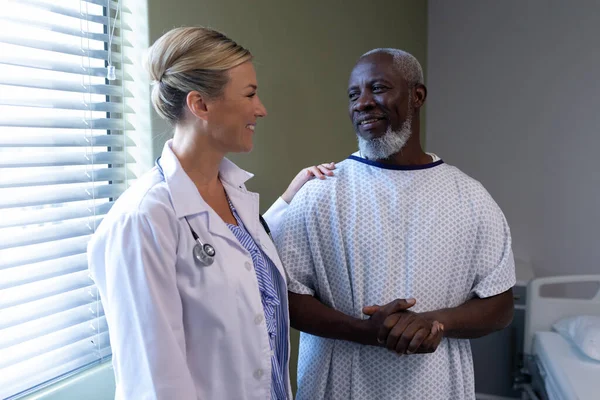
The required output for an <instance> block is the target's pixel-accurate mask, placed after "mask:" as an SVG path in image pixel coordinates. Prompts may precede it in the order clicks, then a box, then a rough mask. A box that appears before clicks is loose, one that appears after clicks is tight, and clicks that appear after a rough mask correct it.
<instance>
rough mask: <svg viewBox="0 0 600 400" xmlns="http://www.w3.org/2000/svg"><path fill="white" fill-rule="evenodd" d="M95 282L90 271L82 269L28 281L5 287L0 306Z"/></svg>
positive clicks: (32, 299)
mask: <svg viewBox="0 0 600 400" xmlns="http://www.w3.org/2000/svg"><path fill="white" fill-rule="evenodd" d="M93 283H94V282H93V281H92V280H91V278H90V277H89V273H88V271H80V272H75V273H72V274H68V275H62V276H60V277H55V278H50V279H46V280H43V281H38V282H33V283H28V284H25V285H23V286H19V287H12V288H10V289H4V290H3V291H2V297H0V308H8V307H14V306H17V305H19V304H26V303H30V302H32V301H36V300H40V299H44V298H46V297H51V296H56V295H57V294H60V293H63V292H68V291H71V290H76V289H81V288H84V287H88V286H89V285H91V284H93Z"/></svg>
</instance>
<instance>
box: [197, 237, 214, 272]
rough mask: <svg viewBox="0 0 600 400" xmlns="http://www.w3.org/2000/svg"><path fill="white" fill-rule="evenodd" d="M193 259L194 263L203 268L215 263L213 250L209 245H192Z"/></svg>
mask: <svg viewBox="0 0 600 400" xmlns="http://www.w3.org/2000/svg"><path fill="white" fill-rule="evenodd" d="M193 252H194V258H195V259H196V261H198V262H199V263H200V265H202V266H203V267H208V266H209V265H212V263H213V262H214V261H215V253H216V252H215V248H214V247H212V246H211V245H210V244H201V243H196V244H195V245H194V250H193Z"/></svg>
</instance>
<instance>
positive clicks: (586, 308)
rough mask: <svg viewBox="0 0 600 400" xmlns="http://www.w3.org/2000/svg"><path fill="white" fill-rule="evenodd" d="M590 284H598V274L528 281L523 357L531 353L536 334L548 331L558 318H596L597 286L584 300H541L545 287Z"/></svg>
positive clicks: (599, 295) (598, 304)
mask: <svg viewBox="0 0 600 400" xmlns="http://www.w3.org/2000/svg"><path fill="white" fill-rule="evenodd" d="M577 282H591V283H598V284H599V285H600V275H568V276H554V277H547V278H537V279H533V280H532V281H530V282H529V287H528V290H527V306H526V310H527V311H526V313H525V315H526V320H525V347H524V352H525V354H531V350H532V349H531V346H532V342H533V335H534V334H535V333H536V332H538V331H550V330H552V324H554V323H555V322H556V321H558V320H559V319H561V318H566V317H572V316H576V315H599V316H600V286H599V288H598V290H597V292H596V293H595V294H594V295H593V296H592V297H591V298H588V299H574V298H568V297H542V296H541V293H540V292H541V289H542V287H544V286H546V285H554V284H569V283H577Z"/></svg>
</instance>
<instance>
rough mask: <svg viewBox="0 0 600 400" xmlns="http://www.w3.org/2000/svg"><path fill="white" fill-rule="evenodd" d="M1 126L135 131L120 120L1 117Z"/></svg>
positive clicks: (128, 124)
mask: <svg viewBox="0 0 600 400" xmlns="http://www.w3.org/2000/svg"><path fill="white" fill-rule="evenodd" d="M0 126H11V127H15V128H57V129H107V130H108V129H119V130H123V129H125V130H133V126H132V125H131V124H130V123H128V122H127V121H124V120H122V119H118V118H95V119H85V118H46V119H43V120H39V119H32V118H26V117H20V118H11V117H0Z"/></svg>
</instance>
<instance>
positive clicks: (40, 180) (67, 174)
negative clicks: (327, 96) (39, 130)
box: [0, 168, 134, 246]
mask: <svg viewBox="0 0 600 400" xmlns="http://www.w3.org/2000/svg"><path fill="white" fill-rule="evenodd" d="M133 178H134V175H133V173H132V172H131V171H129V170H128V169H125V168H102V169H98V170H93V171H60V172H58V171H42V172H32V173H29V174H21V175H20V176H14V175H9V176H8V177H6V178H2V180H0V189H2V188H18V187H29V186H48V185H58V184H69V183H86V182H105V181H124V180H126V179H133ZM1 226H2V222H0V227H1ZM1 245H2V244H1V243H0V246H1Z"/></svg>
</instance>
